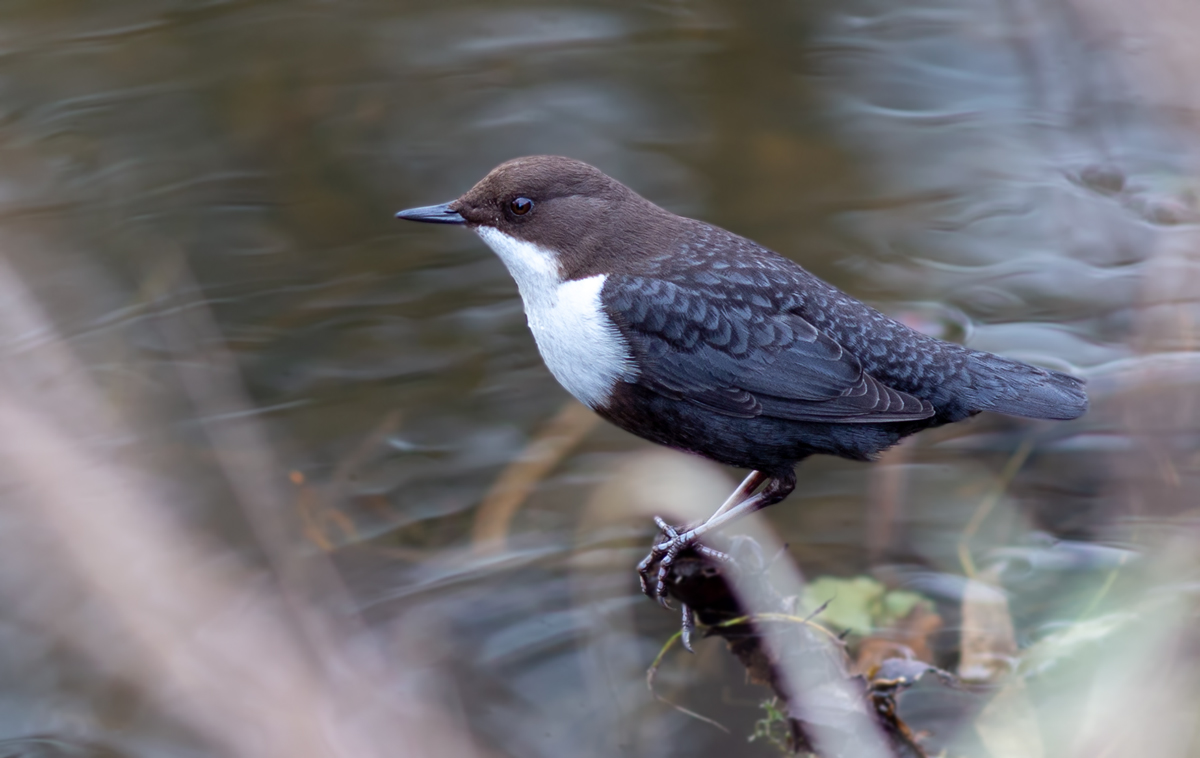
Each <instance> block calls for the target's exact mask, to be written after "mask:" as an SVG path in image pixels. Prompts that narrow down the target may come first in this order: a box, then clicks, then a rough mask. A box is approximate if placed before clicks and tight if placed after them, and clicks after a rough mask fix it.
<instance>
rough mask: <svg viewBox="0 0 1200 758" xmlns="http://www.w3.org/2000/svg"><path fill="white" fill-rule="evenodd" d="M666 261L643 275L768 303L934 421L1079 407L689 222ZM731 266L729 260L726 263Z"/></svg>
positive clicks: (1049, 386) (749, 245) (1025, 375)
mask: <svg viewBox="0 0 1200 758" xmlns="http://www.w3.org/2000/svg"><path fill="white" fill-rule="evenodd" d="M681 220H682V221H684V222H689V223H685V224H684V225H683V226H682V227H681V230H680V232H681V233H680V236H679V239H678V242H677V244H676V246H675V247H676V249H675V250H674V251H673V254H672V255H670V256H661V257H660V258H658V259H650V260H648V261H646V273H647V274H648V275H651V276H657V277H661V278H663V279H665V280H667V281H678V282H688V283H691V284H692V285H693V286H694V285H696V284H698V285H699V286H701V287H705V288H707V289H708V290H710V291H712V292H714V293H715V292H722V293H724V294H725V295H726V296H732V297H735V298H736V297H746V298H750V297H754V296H755V295H759V296H763V297H770V298H771V299H772V300H773V302H775V303H776V304H777V305H778V306H779V307H780V308H782V309H785V310H786V311H788V312H789V313H793V314H795V315H798V316H800V317H801V318H803V319H804V320H805V321H807V322H809V323H810V324H812V325H813V326H814V327H816V328H817V329H818V330H819V331H820V332H821V333H822V334H824V335H826V336H828V337H830V338H832V339H833V340H835V341H836V342H837V343H838V344H839V345H841V346H842V348H844V349H845V350H846V351H848V352H850V353H851V354H853V355H854V357H855V358H857V359H858V361H859V362H860V363H861V365H862V368H863V371H864V372H865V373H867V374H869V375H870V376H872V377H874V378H875V379H877V380H879V381H880V382H881V383H883V384H884V385H886V386H888V387H891V388H892V389H895V390H899V391H901V392H904V393H907V394H910V395H912V396H914V397H917V398H920V399H922V400H926V401H928V402H929V403H931V404H932V405H933V407H934V410H935V412H936V415H935V418H934V419H932V420H931V423H933V424H941V423H950V422H953V421H958V420H961V419H963V418H966V417H968V416H971V415H974V414H975V413H978V412H980V411H990V412H993V413H1002V414H1006V415H1010V416H1021V417H1025V418H1037V419H1073V418H1077V417H1078V416H1081V415H1082V414H1083V413H1084V412H1085V411H1086V410H1087V394H1086V392H1085V391H1084V386H1083V381H1082V380H1080V379H1078V378H1076V377H1073V376H1070V375H1068V374H1063V373H1060V372H1057V371H1050V370H1047V369H1042V368H1038V367H1035V366H1031V365H1028V364H1025V363H1022V362H1020V361H1015V360H1011V359H1008V358H1004V357H1002V356H998V355H994V354H992V353H986V352H982V351H978V350H972V349H970V348H966V347H963V346H962V345H958V344H955V343H951V342H945V341H943V340H939V339H937V338H935V337H931V336H930V335H927V334H924V333H922V332H918V331H916V330H915V329H912V328H910V327H908V326H906V325H904V324H902V323H900V322H898V321H896V320H894V319H891V318H888V317H887V316H885V315H884V314H882V313H880V312H879V311H877V310H876V309H874V308H872V307H870V306H868V305H867V304H865V303H863V302H861V301H859V300H857V299H855V298H853V297H851V296H850V295H847V294H846V293H844V292H842V291H841V290H839V289H837V288H836V287H834V286H832V285H830V284H828V283H826V282H824V281H822V280H821V279H818V278H817V277H816V276H813V275H812V274H810V273H809V272H808V271H806V270H804V269H803V268H802V267H800V266H799V265H797V264H796V263H795V262H793V261H791V260H788V259H786V258H784V257H783V256H780V255H778V254H777V253H775V252H773V251H771V250H769V249H767V248H765V247H763V246H761V245H759V244H757V243H755V242H753V241H752V240H749V239H746V238H744V237H740V236H738V235H736V234H733V233H732V232H728V231H726V230H724V229H721V228H720V227H715V226H712V225H709V224H705V223H702V222H698V221H692V220H690V219H681ZM731 261H732V263H731Z"/></svg>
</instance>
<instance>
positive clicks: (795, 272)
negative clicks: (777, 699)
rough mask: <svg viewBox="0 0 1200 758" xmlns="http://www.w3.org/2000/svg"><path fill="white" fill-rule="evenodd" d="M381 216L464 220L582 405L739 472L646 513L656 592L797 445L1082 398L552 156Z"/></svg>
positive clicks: (1067, 381)
mask: <svg viewBox="0 0 1200 758" xmlns="http://www.w3.org/2000/svg"><path fill="white" fill-rule="evenodd" d="M396 216H397V217H398V218H402V219H409V220H411V221H425V222H432V223H439V224H462V225H466V226H467V227H469V228H470V229H472V230H473V231H474V232H475V233H476V234H478V235H479V236H480V238H482V239H483V241H484V242H485V243H487V245H488V247H490V248H492V250H494V251H495V252H496V254H497V255H499V256H500V259H501V260H502V261H503V262H504V265H505V266H507V267H508V271H509V273H510V274H512V277H513V279H516V281H517V289H518V290H519V291H520V293H521V299H522V300H523V301H524V304H525V313H526V315H527V316H528V319H529V328H530V330H532V331H533V336H534V339H535V340H536V341H537V346H538V350H539V351H540V352H541V354H542V358H543V359H544V360H545V362H546V366H547V367H549V369H550V372H551V373H552V374H554V377H555V378H556V379H558V381H559V383H560V384H562V386H563V387H565V388H566V390H567V391H568V392H570V393H571V394H572V395H574V396H575V397H576V398H578V399H579V400H580V402H582V403H584V404H585V405H587V406H588V407H589V408H591V409H592V410H594V411H595V412H596V413H598V414H600V415H601V416H603V417H604V418H606V419H608V420H609V421H611V422H612V423H614V424H616V425H617V426H619V427H621V428H622V429H625V430H627V431H629V432H632V433H633V434H636V435H638V436H639V437H644V438H645V439H648V440H651V441H653V442H657V443H659V444H662V445H666V446H668V447H672V448H676V449H678V450H684V451H687V452H691V453H696V454H699V455H702V456H704V457H706V458H710V459H712V460H714V461H718V462H720V463H725V464H729V465H732V466H738V467H741V468H747V469H751V473H750V475H749V476H747V477H746V479H745V481H743V482H742V483H741V485H740V486H738V488H737V489H736V490H735V491H734V493H733V494H732V495H731V496H730V497H729V499H728V500H726V502H725V504H724V505H722V506H721V507H720V508H719V509H718V510H717V511H716V513H714V514H713V515H712V517H711V518H709V519H708V520H707V521H705V522H704V523H702V524H700V525H699V526H694V527H692V528H690V529H685V530H676V529H674V528H672V527H669V526H667V525H666V524H665V523H664V522H663V521H662V519H655V520H656V522H657V523H658V525H659V526H660V528H662V529H663V532H664V534H665V535H666V537H667V538H666V539H665V540H664V541H663V542H660V543H658V544H656V545H655V546H654V548H653V549H652V551H651V553H650V555H649V556H647V558H646V560H644V561H642V563H641V564H640V565H639V566H638V573H639V575H640V577H641V580H642V589H643V591H645V592H646V593H647V594H649V595H650V596H651V597H655V598H658V599H659V600H660V601H662V600H663V596H664V592H665V586H664V582H665V580H666V577H667V576H668V572H669V570H670V566H671V563H672V562H673V561H674V559H675V556H676V555H678V553H679V552H680V550H682V549H683V548H684V547H687V546H690V545H692V544H694V543H696V542H697V541H698V540H699V538H700V537H701V536H702V535H704V534H705V533H706V532H708V531H710V530H712V529H715V528H717V527H719V526H721V525H723V524H725V523H728V522H729V521H732V520H733V519H736V518H738V517H739V516H743V515H745V514H748V513H751V512H754V511H757V510H760V509H762V508H766V507H767V506H769V505H772V504H774V503H777V502H779V501H780V500H782V499H783V498H785V497H786V496H787V495H788V493H790V492H791V491H792V490H793V489H794V488H795V486H796V474H795V466H796V464H797V463H798V462H799V461H801V460H803V459H805V458H807V457H808V456H810V455H813V454H815V453H825V454H828V455H838V456H841V457H843V458H852V459H854V460H863V461H865V460H870V459H872V458H874V457H875V456H876V455H877V454H879V453H880V452H882V451H883V450H885V449H887V448H888V447H891V446H892V445H894V444H896V442H898V441H899V440H900V439H901V438H903V437H905V436H907V435H909V434H913V433H914V432H917V431H920V430H922V429H927V428H929V427H933V426H940V425H942V424H949V423H952V422H955V421H961V420H962V419H965V418H968V417H969V416H973V415H975V414H977V413H979V412H980V411H992V412H995V413H1003V414H1007V415H1010V416H1024V417H1026V418H1038V419H1073V418H1076V417H1078V416H1080V415H1082V414H1083V413H1084V411H1086V410H1087V402H1088V401H1087V395H1086V393H1085V392H1084V389H1083V381H1082V380H1080V379H1077V378H1075V377H1073V376H1069V375H1067V374H1062V373H1058V372H1056V371H1048V370H1045V369H1041V368H1036V367H1034V366H1030V365H1027V364H1024V363H1020V362H1017V361H1013V360H1009V359H1007V358H1002V357H1000V356H997V355H993V354H991V353H984V352H980V351H978V350H970V349H968V348H965V347H963V346H961V345H956V344H953V343H950V342H943V341H942V340H939V339H935V338H933V337H930V336H928V335H926V334H922V333H920V332H917V331H914V330H913V329H910V328H909V327H907V326H905V325H903V324H901V323H899V322H897V321H893V320H892V319H890V318H888V317H887V316H884V315H883V314H882V313H880V312H879V311H877V310H875V309H874V308H871V307H869V306H867V305H866V304H864V303H861V302H859V301H858V300H855V299H854V298H852V297H850V296H849V295H847V294H845V293H844V292H842V291H840V290H838V289H836V288H835V287H833V286H831V285H829V284H826V283H825V282H823V281H821V280H820V279H818V278H816V277H815V276H813V275H812V274H810V273H808V272H807V271H805V270H804V269H803V268H801V267H800V266H798V265H797V264H795V263H793V262H792V261H790V260H788V259H787V258H784V257H782V256H780V255H778V254H776V253H774V252H772V251H770V250H768V249H766V248H764V247H762V246H761V245H758V244H756V243H754V242H752V241H750V240H748V239H746V238H744V237H739V236H738V235H736V234H733V233H732V232H727V231H725V230H724V229H721V228H718V227H715V226H712V225H711V224H706V223H704V222H702V221H696V220H694V219H690V218H683V217H681V216H676V215H675V214H673V213H670V212H668V211H665V210H663V209H662V208H659V207H658V206H657V205H655V204H654V203H651V202H650V201H649V200H646V199H645V198H643V197H641V196H640V195H638V194H637V193H635V192H634V191H633V190H631V189H629V188H628V187H626V186H625V185H624V184H621V183H620V182H618V181H616V180H615V179H612V178H611V177H608V176H606V175H605V174H603V173H602V172H601V171H600V170H599V169H596V168H594V167H592V166H589V165H588V164H586V163H581V162H579V161H576V160H572V159H570V158H562V157H557V156H548V155H539V156H532V157H528V158H517V159H515V160H511V161H508V162H507V163H503V164H501V165H500V166H497V167H496V168H495V169H493V170H492V172H491V173H489V174H488V175H487V176H485V177H484V178H483V179H482V180H481V181H480V182H479V183H478V184H476V185H475V186H474V187H472V188H471V189H470V191H468V192H467V193H466V194H465V195H463V196H462V197H460V198H458V199H457V200H454V201H452V202H449V203H445V204H443V205H433V206H428V207H424V208H413V209H411V210H406V211H401V212H400V213H397V214H396ZM707 552H709V553H712V552H713V551H707ZM655 561H658V572H657V576H656V578H655V581H653V582H651V581H649V577H648V574H649V571H650V569H651V567H652V566H653V564H654V562H655ZM686 613H687V611H686V610H685V616H686Z"/></svg>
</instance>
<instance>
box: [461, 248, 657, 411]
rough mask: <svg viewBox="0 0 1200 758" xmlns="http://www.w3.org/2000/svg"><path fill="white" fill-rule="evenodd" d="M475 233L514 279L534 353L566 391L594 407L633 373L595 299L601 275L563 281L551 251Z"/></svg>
mask: <svg viewBox="0 0 1200 758" xmlns="http://www.w3.org/2000/svg"><path fill="white" fill-rule="evenodd" d="M475 233H476V234H478V235H479V237H480V238H481V239H482V240H483V241H484V242H485V243H486V244H487V246H488V247H490V248H491V249H492V250H494V251H495V252H496V255H498V256H500V260H502V261H503V262H504V265H505V266H506V267H507V268H508V272H509V273H510V274H512V277H513V279H515V280H516V282H517V289H518V290H519V291H520V293H521V300H522V301H523V302H524V303H525V315H526V317H527V318H528V319H529V329H530V331H532V332H533V338H534V340H535V341H536V342H537V346H538V352H540V353H541V354H542V360H543V361H545V362H546V367H547V368H549V369H550V373H552V374H554V378H555V379H557V380H558V383H559V384H561V385H562V386H563V387H564V388H565V389H566V390H567V392H570V393H571V394H572V395H574V396H575V397H576V398H578V399H579V401H580V402H581V403H583V404H584V405H587V406H588V407H589V408H596V407H597V406H600V405H604V404H605V403H606V402H607V401H608V399H609V397H610V396H611V394H612V389H613V387H614V386H615V385H616V383H617V382H618V381H619V380H621V379H632V378H634V376H635V368H634V366H633V363H632V360H631V358H630V353H629V345H628V344H626V342H625V338H624V337H622V336H621V333H620V331H618V330H617V327H616V325H615V324H613V322H612V319H610V318H609V317H608V314H607V313H605V312H604V307H603V305H601V303H600V290H601V289H602V288H603V287H604V280H605V279H606V278H607V276H606V275H603V274H601V275H598V276H592V277H588V278H587V279H575V280H570V281H563V280H562V277H561V275H560V274H559V269H558V262H557V260H556V257H555V254H554V253H553V252H551V251H549V250H545V249H543V248H541V247H538V246H537V245H534V244H532V243H530V242H525V241H523V240H519V239H516V238H515V237H510V236H508V235H507V234H504V233H502V232H499V231H497V230H496V229H493V228H492V227H488V226H480V227H477V228H476V229H475Z"/></svg>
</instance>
